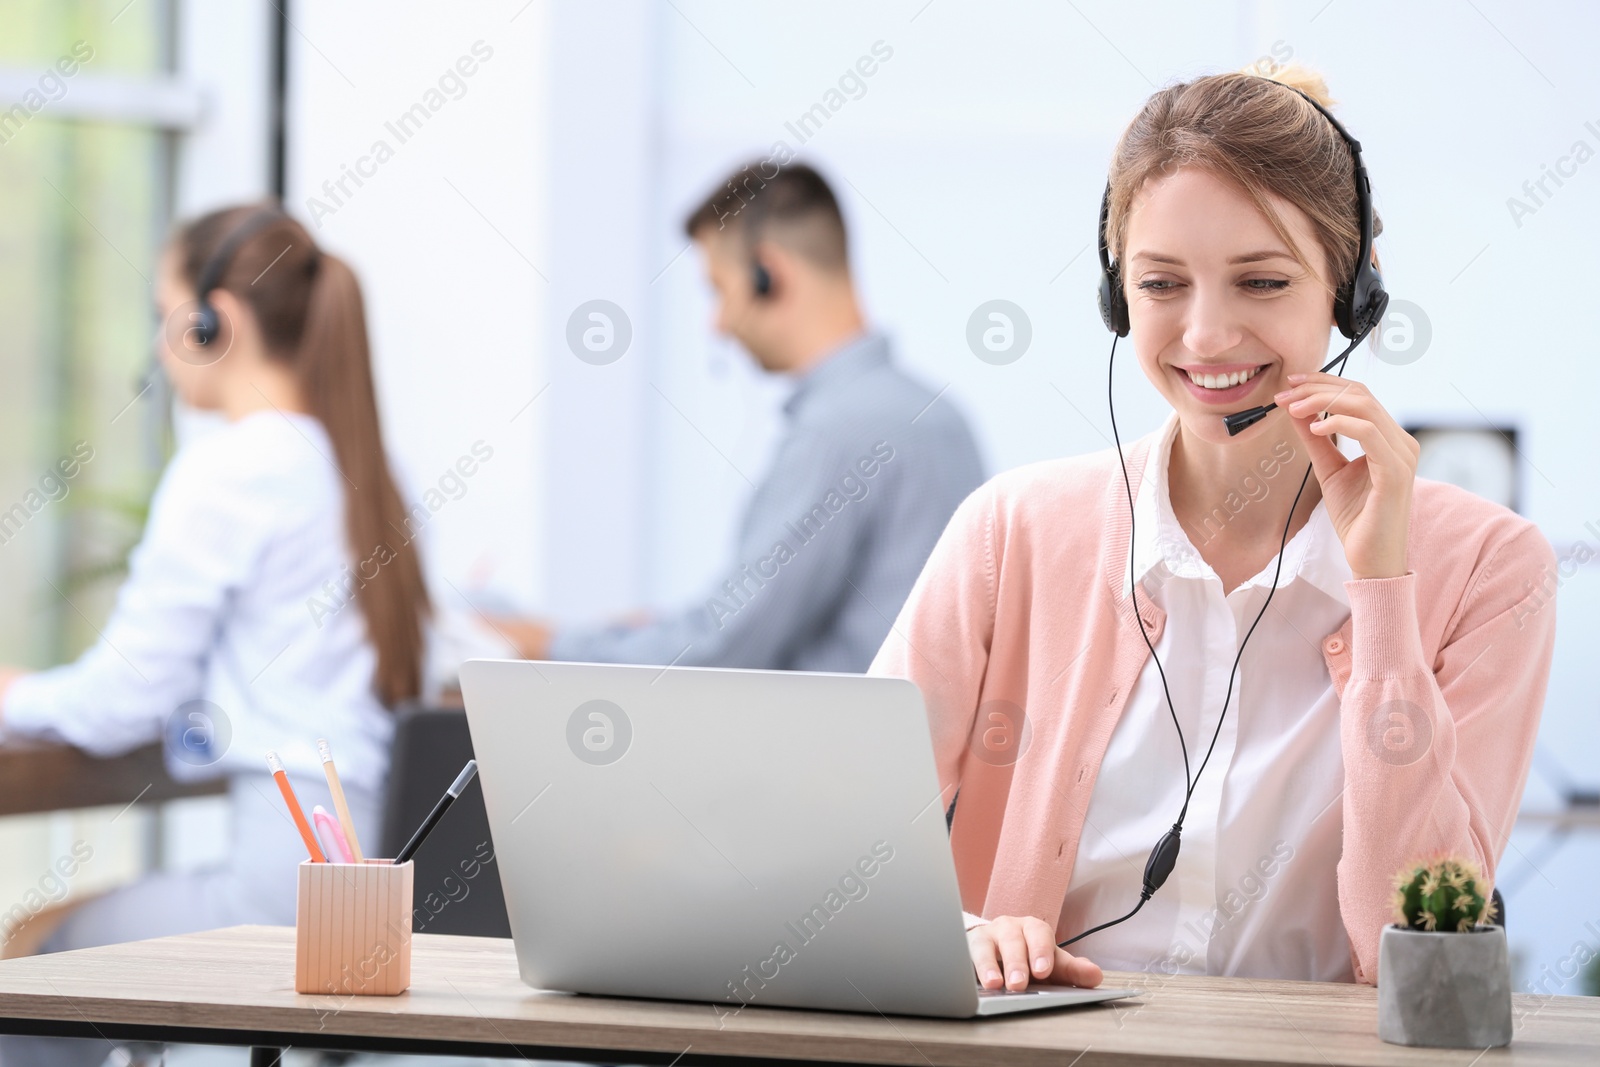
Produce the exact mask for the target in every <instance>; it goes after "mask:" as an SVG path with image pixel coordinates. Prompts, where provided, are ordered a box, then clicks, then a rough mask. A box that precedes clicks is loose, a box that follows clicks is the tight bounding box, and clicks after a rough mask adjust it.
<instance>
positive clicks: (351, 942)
mask: <svg viewBox="0 0 1600 1067" xmlns="http://www.w3.org/2000/svg"><path fill="white" fill-rule="evenodd" d="M415 870H416V867H415V865H414V864H413V863H412V862H410V861H409V860H408V861H406V862H405V863H402V864H400V865H399V866H396V865H395V863H394V861H393V860H375V859H369V860H367V861H366V862H365V863H313V862H312V861H311V860H302V861H301V863H300V889H299V897H298V899H297V901H296V905H295V921H294V989H295V992H296V993H323V994H328V995H332V996H390V997H392V996H394V995H395V994H397V993H403V992H405V990H406V987H407V986H409V985H410V984H411V888H412V878H413V875H414V873H415Z"/></svg>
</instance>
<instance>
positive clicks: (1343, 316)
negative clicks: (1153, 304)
mask: <svg viewBox="0 0 1600 1067" xmlns="http://www.w3.org/2000/svg"><path fill="white" fill-rule="evenodd" d="M1266 80H1269V81H1271V80H1272V79H1266ZM1273 84H1275V85H1283V87H1284V88H1285V89H1293V90H1294V91H1295V92H1297V93H1299V94H1300V95H1301V96H1302V97H1304V98H1305V99H1306V101H1307V102H1309V103H1310V104H1311V106H1312V107H1314V108H1316V109H1317V110H1318V111H1320V112H1321V113H1322V114H1323V116H1324V117H1325V118H1327V120H1328V121H1329V122H1330V123H1332V125H1333V128H1334V129H1335V130H1337V131H1339V136H1340V137H1342V138H1343V139H1344V142H1345V144H1347V145H1349V146H1350V155H1351V156H1352V157H1353V158H1354V160H1355V168H1356V203H1357V206H1358V208H1359V209H1360V212H1361V250H1360V254H1359V255H1358V257H1357V259H1356V272H1355V277H1354V278H1352V279H1351V280H1350V281H1349V282H1347V283H1345V284H1343V285H1341V286H1340V287H1339V289H1338V291H1337V293H1336V294H1335V296H1334V302H1333V317H1334V322H1335V323H1336V324H1337V325H1338V327H1339V332H1340V333H1342V334H1344V336H1346V337H1348V338H1350V344H1349V346H1347V347H1346V348H1345V350H1344V351H1343V352H1341V353H1340V354H1339V355H1337V356H1335V357H1334V358H1333V359H1332V360H1331V361H1329V363H1328V364H1327V366H1325V367H1323V368H1322V369H1323V371H1324V372H1326V371H1328V370H1329V369H1331V368H1332V367H1334V366H1336V365H1337V366H1338V367H1339V372H1338V373H1339V374H1341V375H1342V374H1343V373H1344V362H1345V360H1347V359H1348V358H1349V356H1350V353H1351V351H1352V350H1353V349H1354V348H1355V346H1356V345H1358V344H1360V343H1361V340H1362V338H1364V337H1365V336H1366V335H1367V334H1368V333H1370V332H1371V331H1372V330H1373V329H1374V328H1375V327H1376V326H1377V325H1378V323H1379V322H1380V321H1381V320H1382V319H1383V312H1384V309H1385V308H1387V307H1388V305H1389V294H1388V293H1387V292H1386V291H1385V290H1384V288H1383V279H1382V277H1381V276H1380V275H1379V274H1378V270H1377V268H1376V267H1374V266H1373V265H1372V228H1373V223H1372V186H1371V184H1370V183H1369V182H1368V181H1367V169H1366V167H1365V166H1364V165H1363V164H1362V162H1361V144H1360V142H1358V141H1357V140H1356V139H1355V138H1354V137H1351V136H1350V134H1349V133H1348V132H1347V131H1346V130H1345V128H1344V127H1343V126H1341V125H1340V124H1339V120H1338V119H1335V118H1334V117H1333V115H1332V114H1330V113H1329V111H1328V109H1327V108H1325V107H1323V106H1322V105H1321V104H1319V103H1317V102H1316V101H1315V100H1313V99H1312V98H1311V97H1310V96H1308V95H1307V94H1306V93H1305V92H1304V91H1302V90H1300V89H1295V87H1294V86H1292V85H1284V84H1283V83H1282V82H1277V81H1274V82H1273ZM1110 207H1111V183H1110V182H1109V181H1107V182H1106V191H1105V194H1104V195H1103V196H1102V197H1101V198H1100V291H1099V304H1100V317H1101V318H1102V319H1103V320H1104V321H1105V324H1106V329H1108V330H1110V331H1111V332H1112V333H1113V334H1115V335H1116V336H1115V337H1113V338H1112V340H1111V363H1110V367H1111V369H1115V366H1116V356H1117V338H1119V337H1126V336H1128V329H1129V325H1128V302H1127V297H1126V295H1125V294H1124V293H1123V291H1122V279H1121V276H1120V275H1121V272H1120V270H1119V269H1118V266H1117V265H1113V264H1112V262H1111V254H1110V251H1109V249H1108V248H1107V247H1106V221H1107V219H1108V218H1109V216H1110ZM1112 379H1113V375H1112V373H1111V370H1108V371H1107V373H1106V405H1107V407H1108V408H1109V409H1110V412H1111V436H1112V438H1113V439H1114V440H1115V441H1116V446H1117V460H1118V462H1119V463H1121V465H1122V485H1123V489H1124V490H1125V491H1126V493H1127V496H1128V591H1129V594H1130V596H1131V597H1132V601H1133V617H1134V619H1135V621H1136V622H1138V624H1139V633H1140V634H1141V635H1143V637H1144V643H1145V647H1147V648H1148V649H1149V650H1150V658H1151V659H1152V660H1154V661H1155V664H1156V672H1157V674H1159V675H1160V677H1161V691H1162V693H1163V694H1164V695H1165V696H1166V698H1167V710H1168V711H1169V712H1170V713H1171V714H1172V725H1173V728H1174V729H1176V730H1177V731H1178V745H1179V748H1180V750H1181V751H1182V752H1183V775H1184V781H1185V783H1186V785H1187V789H1186V791H1185V793H1184V798H1183V809H1182V810H1181V811H1180V812H1179V813H1178V820H1177V822H1175V823H1173V824H1172V829H1170V830H1168V831H1167V832H1166V833H1164V834H1162V835H1161V840H1160V841H1158V842H1156V846H1155V848H1153V849H1151V850H1150V858H1149V859H1148V860H1146V861H1145V867H1144V885H1143V887H1142V888H1141V890H1140V892H1139V903H1137V904H1135V905H1134V906H1133V910H1132V911H1130V912H1128V914H1126V915H1124V916H1122V917H1121V918H1118V919H1112V920H1111V921H1110V922H1105V923H1101V924H1100V925H1099V926H1095V927H1091V928H1090V929H1088V930H1085V931H1084V932H1083V933H1081V934H1078V935H1077V936H1076V937H1070V938H1068V939H1067V940H1065V941H1062V942H1060V943H1059V947H1060V948H1066V947H1067V946H1068V945H1070V944H1072V943H1073V942H1074V941H1077V940H1079V939H1080V938H1084V937H1088V936H1089V935H1090V934H1092V933H1096V932H1098V931H1100V930H1104V929H1105V928H1106V927H1108V926H1115V925H1117V924H1118V923H1120V922H1125V921H1127V920H1128V919H1131V918H1133V916H1134V915H1135V914H1136V913H1137V912H1138V911H1139V909H1140V908H1142V907H1144V902H1145V901H1147V900H1149V899H1150V897H1151V896H1152V895H1153V894H1154V893H1155V891H1156V890H1157V889H1160V888H1161V886H1162V884H1163V883H1164V882H1165V881H1166V880H1167V876H1168V875H1170V874H1171V873H1172V869H1173V867H1174V866H1176V865H1177V862H1178V847H1179V844H1180V843H1181V840H1182V835H1183V820H1184V819H1185V818H1186V817H1187V816H1188V814H1189V798H1190V797H1192V796H1193V795H1194V787H1195V783H1196V782H1198V781H1199V780H1200V775H1201V774H1203V773H1205V769H1206V764H1207V763H1209V762H1210V761H1211V752H1212V749H1214V748H1216V745H1217V737H1218V736H1219V735H1220V734H1221V733H1222V720H1223V719H1224V718H1226V717H1227V714H1228V704H1229V703H1230V702H1231V701H1232V700H1233V683H1234V680H1235V678H1236V677H1237V676H1238V673H1239V663H1240V661H1241V660H1242V659H1243V658H1244V649H1245V646H1246V645H1248V644H1249V643H1250V636H1251V635H1252V634H1254V633H1255V632H1256V626H1257V625H1258V624H1259V623H1260V622H1261V619H1262V617H1263V616H1264V615H1266V613H1267V606H1268V605H1269V604H1271V603H1272V596H1273V594H1274V593H1276V592H1277V591H1278V578H1279V577H1280V576H1281V575H1282V573H1283V553H1284V550H1285V549H1286V548H1287V547H1288V544H1289V527H1290V526H1292V525H1293V524H1294V513H1295V509H1296V508H1298V507H1299V506H1300V497H1301V496H1302V495H1303V494H1304V493H1305V491H1306V483H1307V482H1309V481H1310V480H1311V470H1312V468H1311V465H1310V464H1307V466H1306V473H1305V476H1304V477H1302V478H1301V479H1300V490H1299V492H1297V493H1295V495H1294V502H1293V503H1291V504H1290V505H1289V517H1288V519H1287V520H1285V522H1284V524H1283V539H1282V540H1281V541H1280V542H1279V545H1278V565H1277V567H1276V569H1275V570H1274V571H1273V574H1272V588H1271V589H1269V590H1268V591H1267V598H1266V600H1264V601H1263V602H1262V604H1261V610H1260V611H1259V612H1257V613H1256V617H1255V621H1254V622H1252V623H1251V624H1250V629H1249V630H1248V631H1246V632H1245V635H1244V640H1243V641H1241V642H1239V652H1238V654H1237V655H1236V656H1234V659H1233V669H1232V671H1230V672H1229V674H1228V692H1227V695H1226V696H1224V697H1223V698H1222V714H1221V715H1219V716H1217V728H1216V730H1214V731H1213V732H1212V734H1211V746H1210V747H1209V748H1207V749H1206V755H1205V759H1203V760H1201V761H1200V769H1199V770H1197V771H1196V772H1195V773H1194V777H1193V778H1192V779H1191V778H1190V777H1189V749H1188V745H1187V743H1186V742H1185V741H1184V739H1183V729H1182V727H1180V726H1178V713H1177V711H1176V710H1175V709H1174V708H1173V706H1172V692H1171V690H1169V689H1168V688H1167V672H1166V671H1165V669H1163V668H1162V666H1161V659H1160V657H1159V656H1157V655H1156V648H1155V645H1154V644H1153V643H1152V642H1151V640H1150V634H1149V631H1147V630H1146V629H1145V628H1144V618H1143V617H1142V616H1141V615H1140V614H1139V592H1138V583H1136V582H1135V581H1134V580H1133V544H1134V531H1133V512H1134V507H1133V485H1132V483H1131V482H1130V481H1129V479H1128V464H1127V460H1125V459H1124V458H1123V455H1122V437H1121V436H1120V435H1119V434H1118V433H1117V411H1116V407H1115V405H1114V404H1113V403H1112V390H1111V384H1112ZM1277 406H1278V405H1277V404H1276V403H1273V404H1268V405H1267V406H1266V407H1257V408H1250V409H1248V410H1246V411H1241V412H1237V413H1235V414H1233V415H1225V416H1223V420H1224V422H1226V423H1227V426H1228V434H1229V436H1232V435H1234V434H1237V433H1239V431H1241V430H1243V429H1245V428H1247V427H1249V426H1252V425H1254V424H1255V423H1257V422H1259V421H1261V419H1263V418H1264V417H1266V414H1267V412H1269V411H1271V410H1272V409H1273V408H1275V407H1277Z"/></svg>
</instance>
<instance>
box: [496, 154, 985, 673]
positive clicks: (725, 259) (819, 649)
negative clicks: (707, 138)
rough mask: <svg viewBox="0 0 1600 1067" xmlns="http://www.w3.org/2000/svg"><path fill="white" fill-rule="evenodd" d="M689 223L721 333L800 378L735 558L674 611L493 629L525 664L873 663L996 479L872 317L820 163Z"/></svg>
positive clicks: (833, 666)
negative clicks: (979, 494)
mask: <svg viewBox="0 0 1600 1067" xmlns="http://www.w3.org/2000/svg"><path fill="white" fill-rule="evenodd" d="M684 230H685V232H686V233H687V235H688V236H689V237H690V238H691V239H692V240H693V241H694V243H695V245H696V246H697V247H698V249H699V251H700V254H701V257H702V259H703V262H704V263H705V266H706V272H707V276H708V278H709V280H710V282H711V286H712V288H713V289H714V290H715V291H716V296H717V317H716V326H717V330H718V332H719V333H722V334H724V335H730V336H732V337H734V338H736V339H737V340H738V341H739V343H740V344H741V345H743V346H744V348H745V349H746V350H747V351H748V352H749V353H750V355H751V356H752V357H753V358H754V359H755V360H756V362H757V363H758V364H760V366H761V367H762V369H763V370H766V371H768V372H770V373H776V374H785V375H788V376H790V377H792V378H794V379H795V387H794V391H793V393H792V394H791V395H790V396H789V398H788V399H787V401H786V402H785V403H784V406H783V411H784V417H785V427H784V432H783V437H782V440H781V442H780V443H779V446H778V449H777V452H776V457H775V459H774V460H773V462H772V465H771V467H770V469H769V470H768V471H767V472H766V475H765V477H764V478H763V479H762V481H761V484H760V485H759V486H757V487H756V491H755V494H754V496H753V497H752V498H751V500H750V504H749V506H748V508H747V509H746V510H745V513H744V517H743V520H742V522H741V525H740V532H739V539H738V551H737V555H736V556H735V558H734V559H732V560H730V561H729V563H728V565H727V566H726V567H724V568H723V569H722V572H721V574H720V576H719V577H718V578H717V579H716V580H715V583H714V584H713V586H712V587H711V588H710V589H708V590H707V591H706V592H705V594H704V595H703V596H702V597H700V598H699V599H697V600H696V601H695V602H694V603H693V604H691V605H689V606H687V607H685V608H684V609H682V610H680V611H678V612H676V613H674V614H671V615H667V616H665V617H661V618H648V617H643V618H641V617H638V616H636V617H635V618H634V619H633V620H632V621H630V622H629V623H623V624H617V625H612V626H606V627H598V628H591V629H571V630H561V631H559V632H557V631H553V630H552V629H551V628H550V627H549V626H548V625H546V624H544V623H542V622H538V621H534V620H528V619H499V620H497V624H498V625H499V627H500V629H501V630H502V631H503V632H504V633H505V634H506V635H507V636H509V637H510V638H511V639H512V640H513V641H514V643H515V644H516V645H517V646H518V649H519V651H520V652H521V654H522V655H524V656H526V657H528V658H529V659H559V660H580V661H589V662H618V663H648V664H677V665H686V666H713V667H750V668H768V669H782V670H824V671H851V672H861V671H865V670H866V668H867V665H868V664H869V663H870V662H871V661H872V657H873V655H874V654H875V653H876V652H877V650H878V648H879V646H880V645H881V644H882V643H883V640H884V638H885V637H886V636H887V635H888V633H889V626H890V624H891V622H892V621H893V620H894V618H895V616H896V615H897V614H899V611H900V608H901V605H902V604H903V603H904V601H905V599H906V597H907V595H908V594H909V593H910V591H911V586H912V583H913V582H915V580H916V578H917V575H918V574H919V573H920V572H921V570H922V565H923V563H924V562H925V561H926V560H927V557H928V554H929V552H931V551H932V549H933V545H934V542H935V541H937V540H938V538H939V534H940V533H941V532H942V531H943V530H944V527H945V523H946V522H947V521H948V520H949V518H950V516H951V514H952V513H953V512H954V511H955V508H956V505H957V504H959V503H960V502H961V501H962V499H963V498H965V497H966V495H967V494H968V493H970V492H971V491H972V490H973V489H976V488H977V487H978V485H979V484H980V483H981V482H982V481H983V468H982V463H981V461H980V460H979V458H978V450H977V446H976V444H975V443H974V441H973V437H972V433H971V431H970V430H969V429H968V427H967V423H966V420H965V419H964V418H963V417H962V416H961V415H960V414H959V413H958V412H957V411H956V410H955V409H954V408H953V407H951V405H950V403H949V401H946V400H941V399H940V397H939V395H938V394H937V393H935V392H934V391H933V390H931V389H929V388H927V387H926V386H924V385H923V384H922V383H920V382H918V381H916V380H914V379H912V378H910V377H907V376H906V375H905V374H903V373H902V372H901V371H900V370H899V369H898V368H897V367H896V366H895V364H894V362H893V361H892V360H891V359H890V354H889V343H888V341H887V339H886V338H885V337H884V336H883V335H882V334H880V333H878V332H876V331H874V330H873V329H871V328H870V327H869V326H868V325H867V324H866V322H865V320H864V319H863V317H862V313H861V305H860V302H859V301H858V299H857V297H856V292H855V285H854V281H853V279H852V277H851V273H850V262H849V248H848V241H847V237H846V233H845V226H844V218H843V216H842V215H841V214H840V211H839V204H838V201H837V200H836V199H835V198H834V195H833V192H832V190H831V189H829V187H828V184H827V182H825V181H824V180H823V178H822V176H821V175H819V174H818V173H817V172H816V171H815V170H813V169H812V168H810V167H808V166H805V165H804V164H797V163H784V164H779V163H777V162H775V161H774V160H772V159H768V160H764V161H761V162H757V163H751V164H748V165H746V166H745V167H742V168H740V169H739V170H738V171H736V172H735V173H734V174H733V175H732V176H731V177H730V178H729V179H728V180H727V181H726V182H724V183H723V184H722V185H721V186H719V187H718V189H717V191H716V192H715V193H713V194H712V195H711V196H709V197H708V198H707V199H706V200H705V201H704V202H703V203H702V204H700V206H699V207H697V208H696V209H695V210H694V211H693V212H692V213H691V214H690V215H689V217H688V218H687V220H686V221H685V223H684Z"/></svg>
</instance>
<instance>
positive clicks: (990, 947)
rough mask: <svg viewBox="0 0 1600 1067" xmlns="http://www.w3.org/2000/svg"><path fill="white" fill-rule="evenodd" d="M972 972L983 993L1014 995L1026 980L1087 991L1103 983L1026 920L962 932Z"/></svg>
mask: <svg viewBox="0 0 1600 1067" xmlns="http://www.w3.org/2000/svg"><path fill="white" fill-rule="evenodd" d="M967 948H968V949H969V950H970V951H971V953H972V969H973V970H974V971H975V972H976V973H977V976H978V984H979V985H981V986H982V987H983V988H985V989H999V988H1001V987H1002V985H1003V986H1004V988H1006V989H1009V990H1011V991H1012V992H1014V993H1015V992H1020V991H1022V990H1024V989H1027V988H1028V982H1029V979H1030V977H1031V979H1032V980H1033V981H1035V982H1044V981H1048V982H1049V984H1050V985H1074V986H1083V987H1084V988H1086V989H1093V988H1094V987H1095V986H1097V985H1099V984H1100V981H1101V979H1102V978H1103V977H1104V975H1102V974H1101V973H1100V968H1099V966H1098V965H1096V964H1095V963H1093V962H1091V961H1089V960H1086V959H1084V958H1083V957H1082V956H1074V955H1073V954H1072V953H1070V952H1068V951H1067V950H1066V949H1064V948H1060V947H1058V946H1057V945H1056V936H1055V931H1054V930H1053V929H1051V927H1050V924H1049V923H1047V922H1045V921H1044V920H1043V919H1036V918H1034V917H1033V916H1031V915H1027V916H1022V917H1020V918H1019V917H1018V916H1015V915H1001V916H999V917H998V918H994V919H991V920H989V921H988V922H986V923H984V924H983V925H982V926H974V927H973V928H972V929H971V930H968V931H967Z"/></svg>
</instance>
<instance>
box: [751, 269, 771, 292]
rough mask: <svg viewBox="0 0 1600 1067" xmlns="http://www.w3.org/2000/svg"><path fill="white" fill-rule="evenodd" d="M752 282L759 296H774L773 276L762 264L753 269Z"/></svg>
mask: <svg viewBox="0 0 1600 1067" xmlns="http://www.w3.org/2000/svg"><path fill="white" fill-rule="evenodd" d="M750 281H751V286H752V287H753V288H754V289H755V291H756V295H757V296H770V295H772V275H771V274H770V273H769V272H768V271H767V268H766V267H764V266H763V265H761V264H760V263H757V264H756V265H755V267H754V268H752V269H751V278H750Z"/></svg>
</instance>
